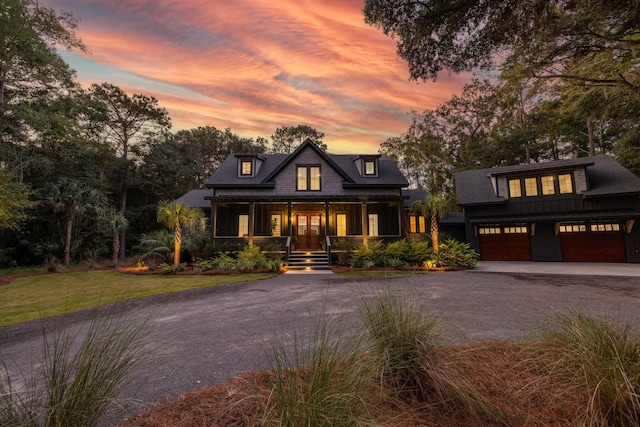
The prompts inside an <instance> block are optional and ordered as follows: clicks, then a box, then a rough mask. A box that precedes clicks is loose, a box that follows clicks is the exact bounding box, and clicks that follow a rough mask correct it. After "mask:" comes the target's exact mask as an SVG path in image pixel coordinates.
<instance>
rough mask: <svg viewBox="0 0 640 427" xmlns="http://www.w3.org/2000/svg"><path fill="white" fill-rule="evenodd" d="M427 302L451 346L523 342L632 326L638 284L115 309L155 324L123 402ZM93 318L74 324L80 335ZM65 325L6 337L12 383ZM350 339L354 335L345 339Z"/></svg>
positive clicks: (357, 288)
mask: <svg viewBox="0 0 640 427" xmlns="http://www.w3.org/2000/svg"><path fill="white" fill-rule="evenodd" d="M386 289H389V290H391V291H392V292H394V293H397V294H399V295H413V296H415V297H419V298H422V299H424V301H425V302H426V304H427V305H428V307H429V309H431V310H433V311H435V312H437V313H438V314H439V316H440V317H442V318H443V319H444V321H445V323H446V324H447V325H448V326H449V327H450V328H451V339H452V342H453V343H467V342H482V341H489V340H518V339H523V338H526V337H527V336H528V334H530V333H531V332H532V331H533V330H534V329H535V327H536V326H537V325H539V324H541V323H543V322H545V321H547V320H548V319H549V318H550V317H552V316H554V315H556V314H560V313H565V312H566V311H567V310H568V309H569V308H579V309H584V310H588V311H589V312H591V313H593V314H595V315H599V316H608V317H612V318H617V319H621V320H624V321H627V320H629V321H633V322H636V320H637V318H636V316H637V315H638V308H639V307H640V277H637V276H636V277H624V276H591V275H562V274H533V273H531V272H492V271H490V269H488V268H484V269H478V270H470V271H460V272H447V273H433V274H420V275H409V276H393V277H385V278H355V279H354V278H342V277H338V276H335V275H332V274H326V275H317V274H312V275H302V274H298V275H289V274H285V275H281V276H279V277H276V278H273V279H269V280H264V281H258V282H248V283H240V284H231V285H223V286H218V287H212V288H205V289H196V290H191V291H186V292H182V293H177V294H169V295H162V296H156V297H150V298H145V299H140V300H136V301H133V302H128V303H123V304H120V305H118V306H116V307H113V308H112V309H114V310H118V311H122V312H123V313H127V314H135V315H141V316H148V315H152V316H153V321H152V330H151V333H150V334H149V337H148V338H149V341H150V348H153V351H152V354H151V358H150V361H149V362H147V363H146V364H145V365H144V367H143V369H142V370H141V371H140V372H139V375H137V376H136V380H135V383H132V384H130V385H129V386H128V387H127V388H126V390H125V391H124V395H125V396H124V397H127V398H133V399H136V400H139V401H142V402H146V403H148V404H154V403H158V402H160V401H162V400H164V399H167V398H171V397H175V396H178V395H180V394H182V393H184V392H187V391H191V390H194V389H197V388H201V387H207V386H211V385H215V384H218V383H221V382H224V381H226V380H228V379H230V378H232V377H234V376H236V375H238V374H240V373H243V372H246V371H248V370H253V369H262V368H265V367H266V365H265V356H264V354H265V353H264V352H265V349H268V348H269V346H270V343H272V342H273V341H274V337H275V336H276V335H277V334H282V333H292V332H293V331H294V325H295V328H296V330H298V331H305V330H309V325H310V324H312V323H313V322H314V319H316V318H317V317H318V316H319V315H320V314H321V313H327V314H329V315H335V316H339V317H341V318H343V319H346V322H347V324H348V325H350V329H351V331H354V332H355V331H356V330H357V328H358V325H359V322H358V316H357V306H358V304H359V302H360V301H361V299H362V298H367V297H368V296H371V295H373V294H374V293H375V292H378V291H380V290H386ZM93 315H95V314H94V313H91V312H82V313H76V314H74V315H71V316H69V317H68V318H67V319H66V321H65V323H66V324H67V325H71V326H76V325H82V324H83V323H84V322H86V321H87V319H88V318H90V317H91V316H93ZM57 322H59V319H48V320H45V321H44V322H32V323H28V324H23V325H17V326H12V327H5V328H0V355H1V356H2V357H3V358H4V360H5V361H6V362H8V365H9V368H10V370H11V372H12V373H14V374H15V373H17V372H28V371H29V369H31V367H32V366H33V365H34V364H36V363H37V362H38V361H39V354H40V351H41V341H42V328H43V327H45V328H50V327H52V326H53V325H55V324H56V323H57ZM347 333H349V332H347Z"/></svg>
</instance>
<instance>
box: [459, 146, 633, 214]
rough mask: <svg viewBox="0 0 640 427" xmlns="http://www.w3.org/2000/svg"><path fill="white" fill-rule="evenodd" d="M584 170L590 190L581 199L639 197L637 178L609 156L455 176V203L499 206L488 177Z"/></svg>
mask: <svg viewBox="0 0 640 427" xmlns="http://www.w3.org/2000/svg"><path fill="white" fill-rule="evenodd" d="M577 167H586V169H587V175H588V180H589V190H588V191H585V192H583V193H582V195H583V197H598V196H615V195H622V194H640V178H638V177H637V176H635V175H634V174H633V173H631V172H630V171H629V170H627V169H626V168H625V167H623V166H622V165H620V164H619V163H618V162H616V161H615V160H614V159H612V158H611V157H609V156H605V155H601V156H593V157H581V158H578V159H569V160H556V161H550V162H545V163H534V164H526V165H516V166H504V167H499V168H489V169H478V170H471V171H465V172H458V173H456V193H457V196H458V204H460V205H474V204H489V203H501V202H504V201H505V199H504V198H503V197H498V196H497V195H496V191H495V190H494V188H493V185H492V183H491V176H500V175H509V174H524V173H527V172H538V171H545V170H562V169H565V170H566V169H572V168H577Z"/></svg>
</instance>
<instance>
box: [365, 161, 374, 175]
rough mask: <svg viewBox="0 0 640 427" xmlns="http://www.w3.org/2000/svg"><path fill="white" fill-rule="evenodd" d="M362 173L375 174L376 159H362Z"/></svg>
mask: <svg viewBox="0 0 640 427" xmlns="http://www.w3.org/2000/svg"><path fill="white" fill-rule="evenodd" d="M364 174H365V175H372V176H375V175H376V161H375V160H365V161H364Z"/></svg>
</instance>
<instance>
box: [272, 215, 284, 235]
mask: <svg viewBox="0 0 640 427" xmlns="http://www.w3.org/2000/svg"><path fill="white" fill-rule="evenodd" d="M271 235H272V236H281V235H282V215H280V214H271Z"/></svg>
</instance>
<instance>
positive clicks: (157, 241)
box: [137, 229, 173, 262]
mask: <svg viewBox="0 0 640 427" xmlns="http://www.w3.org/2000/svg"><path fill="white" fill-rule="evenodd" d="M172 243H173V236H172V235H171V233H170V232H169V230H166V229H163V230H156V231H152V232H149V233H145V234H143V235H142V237H141V238H140V243H139V245H138V248H137V249H139V250H142V251H143V254H142V255H141V256H140V258H139V262H142V261H143V260H145V259H147V258H155V257H156V256H158V255H160V256H161V257H163V258H166V256H167V255H168V254H171V244H172Z"/></svg>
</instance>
